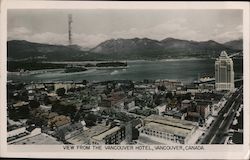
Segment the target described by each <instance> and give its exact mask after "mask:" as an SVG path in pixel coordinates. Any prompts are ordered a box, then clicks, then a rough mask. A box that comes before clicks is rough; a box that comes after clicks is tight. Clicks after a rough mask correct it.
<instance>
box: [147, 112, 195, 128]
mask: <svg viewBox="0 0 250 160" xmlns="http://www.w3.org/2000/svg"><path fill="white" fill-rule="evenodd" d="M144 121H146V123H147V122H155V123H159V124H163V125H168V126H172V127H176V128H182V129H187V130H192V129H193V128H195V127H196V126H197V125H196V123H194V122H190V121H186V120H181V119H177V118H172V117H165V116H159V115H150V116H148V117H146V118H145V119H144Z"/></svg>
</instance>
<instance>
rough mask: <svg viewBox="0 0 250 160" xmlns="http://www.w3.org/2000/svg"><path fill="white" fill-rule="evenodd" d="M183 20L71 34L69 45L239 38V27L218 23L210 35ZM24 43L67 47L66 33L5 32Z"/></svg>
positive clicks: (19, 28) (84, 46)
mask: <svg viewBox="0 0 250 160" xmlns="http://www.w3.org/2000/svg"><path fill="white" fill-rule="evenodd" d="M186 23H187V21H186V20H185V19H179V20H171V21H167V22H165V23H161V24H158V25H155V26H153V27H149V28H135V27H133V28H129V29H128V30H122V31H113V32H112V33H109V34H102V33H99V34H85V33H80V34H76V33H73V35H72V37H73V38H72V39H73V43H74V44H77V45H79V46H81V47H83V48H92V47H95V46H96V45H98V44H99V43H101V42H103V41H105V40H108V39H111V38H135V37H139V38H144V37H147V38H151V39H156V40H162V39H164V38H167V37H173V38H179V39H187V40H195V41H206V40H215V41H218V42H222V43H224V42H226V41H230V40H234V39H239V38H242V25H237V26H235V28H232V27H231V29H230V28H226V27H224V26H223V25H221V24H217V25H215V27H214V30H213V31H211V32H204V31H201V30H197V29H195V28H193V27H192V26H190V25H186ZM13 39H15V40H27V41H32V42H38V43H47V44H62V45H67V44H68V34H60V33H52V32H44V33H33V32H32V31H31V30H29V29H27V28H25V27H17V28H14V29H12V30H9V31H8V40H13Z"/></svg>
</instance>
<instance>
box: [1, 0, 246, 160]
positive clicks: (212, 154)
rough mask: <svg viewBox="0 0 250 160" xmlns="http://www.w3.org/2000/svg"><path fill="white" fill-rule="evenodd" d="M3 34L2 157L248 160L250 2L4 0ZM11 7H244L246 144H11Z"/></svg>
mask: <svg viewBox="0 0 250 160" xmlns="http://www.w3.org/2000/svg"><path fill="white" fill-rule="evenodd" d="M0 2H1V10H0V13H1V15H0V16H1V18H0V20H1V21H0V24H1V25H0V27H1V32H0V33H1V34H0V35H1V36H0V47H1V48H0V49H1V50H0V53H1V58H0V64H1V70H0V79H1V84H0V87H1V91H0V103H1V105H0V114H1V117H0V118H1V119H0V122H1V124H0V125H1V127H0V131H1V132H0V133H1V134H0V142H1V145H0V156H1V157H23V158H28V157H36V158H44V157H48V158H49V157H50V158H102V159H103V158H117V159H119V158H122V159H134V158H140V159H142V158H144V159H149V158H157V159H158V158H159V159H165V158H185V159H197V158H199V159H201V158H206V159H215V158H216V159H248V158H249V136H248V135H249V115H250V112H249V106H250V103H249V86H250V79H249V68H250V66H249V64H250V63H249V60H250V59H249V57H250V55H249V54H250V53H249V3H248V2H117V1H116V2H113V1H106V2H104V1H95V2H94V1H27V0H26V1H23V0H2V1H0ZM7 9H242V10H243V18H244V19H243V33H244V34H243V39H244V73H243V74H244V95H243V97H244V145H226V146H225V145H204V146H205V149H206V150H205V151H189V152H175V151H172V152H171V151H167V152H156V151H154V152H144V151H143V152H134V151H132V152H125V151H123V152H120V151H112V152H85V151H81V152H76V151H72V152H70V151H63V150H62V147H61V146H9V147H8V149H7V143H6V135H7V127H6V125H7V124H6V115H7V111H6V108H7V107H6V81H7V72H6V56H7V53H6V42H7V34H6V31H7V23H6V22H7V19H6V18H7Z"/></svg>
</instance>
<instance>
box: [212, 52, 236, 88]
mask: <svg viewBox="0 0 250 160" xmlns="http://www.w3.org/2000/svg"><path fill="white" fill-rule="evenodd" d="M215 88H216V90H217V91H220V90H229V91H233V90H234V67H233V61H232V59H231V58H230V57H229V56H228V55H227V53H226V52H225V51H222V52H221V54H220V57H219V58H217V59H216V61H215Z"/></svg>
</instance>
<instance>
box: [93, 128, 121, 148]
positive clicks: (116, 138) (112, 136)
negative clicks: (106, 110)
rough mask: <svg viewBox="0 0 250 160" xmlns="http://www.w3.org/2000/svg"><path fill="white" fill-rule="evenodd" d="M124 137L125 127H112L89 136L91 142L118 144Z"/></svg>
mask: <svg viewBox="0 0 250 160" xmlns="http://www.w3.org/2000/svg"><path fill="white" fill-rule="evenodd" d="M124 139H125V127H118V126H116V127H113V128H111V129H109V130H107V131H105V132H103V133H101V134H99V135H95V136H93V137H92V138H91V144H93V145H102V144H120V143H121V142H122V141H123V140H124Z"/></svg>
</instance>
